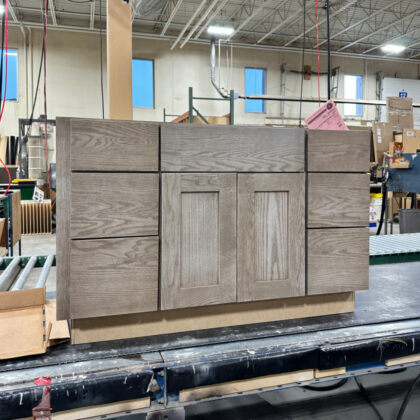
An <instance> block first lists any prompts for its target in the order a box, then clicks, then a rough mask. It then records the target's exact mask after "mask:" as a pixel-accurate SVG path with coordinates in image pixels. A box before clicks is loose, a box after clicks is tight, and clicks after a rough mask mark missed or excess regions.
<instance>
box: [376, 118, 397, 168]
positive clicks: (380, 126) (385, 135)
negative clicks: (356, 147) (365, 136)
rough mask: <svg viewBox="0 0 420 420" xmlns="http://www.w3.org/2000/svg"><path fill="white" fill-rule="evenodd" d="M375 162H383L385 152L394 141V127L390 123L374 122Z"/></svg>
mask: <svg viewBox="0 0 420 420" xmlns="http://www.w3.org/2000/svg"><path fill="white" fill-rule="evenodd" d="M372 132H373V147H374V155H375V162H378V163H379V162H382V159H383V154H384V152H387V151H388V149H389V143H390V142H393V141H394V137H393V131H392V126H391V124H389V123H381V122H374V123H373V124H372ZM392 153H393V152H392Z"/></svg>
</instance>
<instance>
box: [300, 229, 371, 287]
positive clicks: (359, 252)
mask: <svg viewBox="0 0 420 420" xmlns="http://www.w3.org/2000/svg"><path fill="white" fill-rule="evenodd" d="M307 286H308V294H309V295H317V294H323V293H340V292H350V291H353V290H361V289H367V288H368V287H369V229H368V228H354V229H346V228H345V229H308V277H307Z"/></svg>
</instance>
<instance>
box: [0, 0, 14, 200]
mask: <svg viewBox="0 0 420 420" xmlns="http://www.w3.org/2000/svg"><path fill="white" fill-rule="evenodd" d="M4 9H5V10H4V13H5V25H4V26H5V31H6V33H5V44H6V62H5V66H6V68H5V74H4V96H3V104H2V106H1V112H0V122H1V120H2V118H3V112H4V105H5V103H6V92H7V50H8V40H9V13H8V8H7V0H5V6H4ZM1 59H2V60H3V57H1ZM1 82H2V81H0V83H1ZM0 163H1V164H2V165H3V166H4V168H5V169H6V172H7V176H8V177H9V185H8V186H7V188H6V191H5V193H4V195H6V194H7V193H8V192H9V190H10V187H11V185H12V176H11V175H10V171H9V168H8V167H7V165H6V164H5V163H4V162H3V159H2V158H0Z"/></svg>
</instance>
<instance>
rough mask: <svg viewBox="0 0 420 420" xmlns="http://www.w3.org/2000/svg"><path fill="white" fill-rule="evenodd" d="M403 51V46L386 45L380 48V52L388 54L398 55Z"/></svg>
mask: <svg viewBox="0 0 420 420" xmlns="http://www.w3.org/2000/svg"><path fill="white" fill-rule="evenodd" d="M404 50H405V47H404V46H403V45H396V44H387V45H384V46H383V47H382V51H383V52H386V53H388V54H399V53H402V52H403V51H404Z"/></svg>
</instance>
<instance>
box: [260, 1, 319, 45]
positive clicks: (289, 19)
mask: <svg viewBox="0 0 420 420" xmlns="http://www.w3.org/2000/svg"><path fill="white" fill-rule="evenodd" d="M312 3H314V0H312ZM302 10H303V5H302V6H301V7H300V8H299V9H298V10H296V12H295V13H292V14H291V15H290V16H289V17H287V18H286V19H285V20H283V21H282V22H280V23H279V24H278V25H276V26H275V27H274V28H273V29H271V30H270V31H269V32H267V33H266V34H265V35H264V36H262V37H261V38H260V39H259V40H258V41H257V44H260V43H261V42H262V41H264V39H266V38H267V37H269V36H270V35H271V34H273V33H274V32H276V31H278V30H279V29H280V28H282V27H283V26H285V25H287V24H288V23H290V22H292V21H293V20H296V19H297V18H298V17H299V15H300V14H302Z"/></svg>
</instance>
